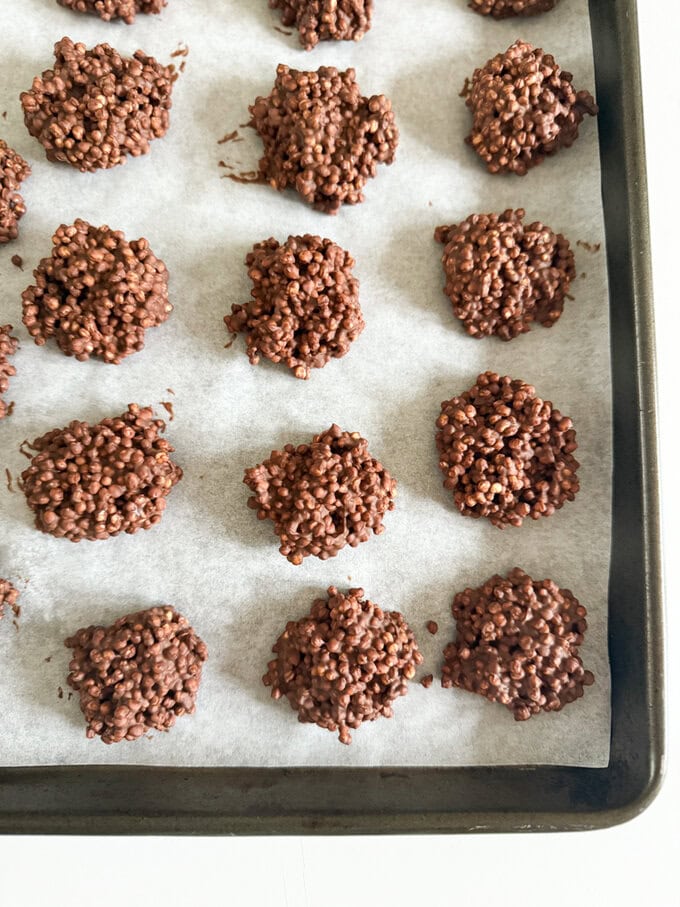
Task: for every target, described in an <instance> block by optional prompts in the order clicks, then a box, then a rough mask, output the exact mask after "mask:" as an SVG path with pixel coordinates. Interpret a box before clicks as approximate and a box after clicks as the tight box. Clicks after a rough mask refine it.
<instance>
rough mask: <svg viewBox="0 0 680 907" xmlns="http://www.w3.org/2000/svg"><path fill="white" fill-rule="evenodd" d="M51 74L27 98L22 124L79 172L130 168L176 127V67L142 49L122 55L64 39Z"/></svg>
mask: <svg viewBox="0 0 680 907" xmlns="http://www.w3.org/2000/svg"><path fill="white" fill-rule="evenodd" d="M54 56H55V64H54V68H53V69H48V70H46V71H45V72H43V74H42V76H36V77H35V78H34V79H33V85H32V86H31V88H30V89H29V90H28V91H24V92H23V93H22V95H21V105H22V107H23V109H24V121H25V123H26V127H27V128H28V131H29V132H30V133H31V135H32V136H34V137H35V138H37V139H38V141H39V142H40V143H41V145H42V146H43V147H44V149H45V153H46V155H47V159H48V160H50V161H62V162H65V163H67V164H70V165H71V166H72V167H75V168H77V169H78V170H81V171H95V170H102V169H107V168H110V167H115V166H117V165H118V164H124V163H125V162H126V160H127V156H128V155H132V157H139V156H140V155H142V154H146V153H147V152H148V151H149V150H150V143H151V141H152V140H153V139H157V138H161V137H162V136H164V135H165V133H166V132H167V131H168V127H169V125H170V108H171V106H172V99H171V95H172V86H173V82H174V80H175V72H174V67H173V66H162V65H161V64H160V63H158V62H157V61H156V60H155V59H154V58H153V57H149V56H147V55H146V54H145V53H143V52H142V51H141V50H138V51H137V52H136V53H135V55H134V57H123V56H121V55H120V54H119V53H118V51H117V50H115V49H114V48H113V47H111V46H110V45H108V44H98V45H97V46H96V47H94V48H92V49H91V50H88V49H87V48H86V47H85V45H84V44H74V43H73V41H72V40H71V39H70V38H62V39H61V41H58V42H57V44H55V46H54Z"/></svg>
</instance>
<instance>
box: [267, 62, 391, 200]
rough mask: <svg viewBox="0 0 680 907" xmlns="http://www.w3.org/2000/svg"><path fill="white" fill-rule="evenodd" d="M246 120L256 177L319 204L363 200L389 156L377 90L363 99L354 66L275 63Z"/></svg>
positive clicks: (386, 122)
mask: <svg viewBox="0 0 680 907" xmlns="http://www.w3.org/2000/svg"><path fill="white" fill-rule="evenodd" d="M250 113H251V117H252V119H251V121H250V123H249V125H250V126H252V127H253V128H254V129H255V130H256V132H257V134H258V135H259V136H260V138H261V139H262V142H263V144H264V156H263V158H262V159H261V161H260V165H259V170H260V177H261V179H263V180H265V181H266V182H268V183H269V184H270V185H271V186H273V187H274V189H278V190H279V191H281V190H283V189H286V188H288V187H289V186H290V187H292V188H294V189H296V190H297V191H298V192H299V194H300V195H301V196H302V198H303V199H304V200H305V201H306V202H308V203H309V204H310V205H313V206H314V207H315V208H317V209H318V210H319V211H324V212H326V213H327V214H336V213H337V211H338V209H339V208H340V206H341V205H343V204H346V205H356V204H358V203H360V202H362V201H363V200H364V195H363V191H362V190H363V188H364V186H365V185H366V182H367V180H368V179H370V178H371V177H373V176H375V175H376V170H377V165H378V164H383V163H384V164H391V163H392V161H393V160H394V155H395V151H396V148H397V143H398V141H399V132H398V130H397V127H396V125H395V122H394V113H393V112H392V104H391V103H390V101H389V100H388V99H387V98H386V97H385V96H384V95H374V96H373V97H370V98H365V97H363V96H362V94H361V92H360V91H359V86H358V85H357V82H356V79H355V71H354V70H353V69H347V70H345V71H344V72H340V71H338V70H337V69H335V68H334V67H328V66H322V67H321V68H320V69H318V70H317V71H316V72H300V71H298V70H295V69H289V68H288V67H287V66H283V65H281V66H279V67H278V68H277V71H276V82H275V83H274V88H273V90H272V92H271V94H270V95H269V96H268V97H266V98H263V97H259V98H256V100H255V103H254V104H253V105H252V106H251V107H250Z"/></svg>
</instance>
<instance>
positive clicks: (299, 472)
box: [243, 425, 397, 565]
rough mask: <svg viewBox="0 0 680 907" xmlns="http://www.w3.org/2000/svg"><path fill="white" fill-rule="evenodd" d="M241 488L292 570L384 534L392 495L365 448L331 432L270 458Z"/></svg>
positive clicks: (356, 438)
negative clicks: (276, 539)
mask: <svg viewBox="0 0 680 907" xmlns="http://www.w3.org/2000/svg"><path fill="white" fill-rule="evenodd" d="M243 481H244V482H245V484H246V485H247V486H248V487H249V488H250V490H251V491H252V492H253V496H252V497H251V498H249V499H248V506H249V507H250V508H251V509H253V510H257V518H258V519H259V520H265V519H269V520H272V522H273V523H274V531H275V532H276V534H277V535H278V536H279V538H280V540H281V546H280V548H279V551H280V552H281V554H283V555H284V556H285V557H287V558H288V560H289V561H290V562H291V564H295V565H299V564H301V563H302V561H303V559H304V558H305V557H308V556H309V555H313V556H314V557H318V558H321V560H326V559H327V558H329V557H335V555H336V554H337V553H338V552H339V551H340V550H341V549H342V548H344V547H345V545H351V546H352V547H353V548H355V547H356V546H357V545H359V544H361V542H365V541H367V540H368V539H369V538H370V535H371V532H373V533H375V535H379V534H380V533H381V532H383V530H384V526H383V522H382V520H383V516H384V515H385V513H386V512H387V511H388V510H393V509H394V495H395V492H396V487H397V483H396V481H395V479H393V478H392V476H391V475H390V474H389V472H388V471H387V470H386V469H385V468H384V466H383V465H382V463H380V462H378V460H375V459H373V457H372V456H371V455H370V453H369V451H368V441H366V440H365V439H364V438H362V437H361V436H360V435H359V433H358V432H352V433H350V432H346V431H342V430H341V429H340V428H339V427H338V426H337V425H331V427H330V428H329V429H328V430H327V431H324V432H322V433H321V434H319V435H315V436H314V437H313V438H312V441H311V443H309V444H301V445H299V446H298V447H296V446H295V445H294V444H286V446H285V447H284V449H283V450H274V451H272V453H271V456H270V458H269V459H268V460H265V461H264V463H262V464H260V465H258V466H254V467H252V468H251V469H246V472H245V477H244V479H243Z"/></svg>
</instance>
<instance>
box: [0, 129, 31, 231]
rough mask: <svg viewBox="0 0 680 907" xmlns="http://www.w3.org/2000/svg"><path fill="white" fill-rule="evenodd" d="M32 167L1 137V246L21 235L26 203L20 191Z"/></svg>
mask: <svg viewBox="0 0 680 907" xmlns="http://www.w3.org/2000/svg"><path fill="white" fill-rule="evenodd" d="M30 173H31V168H30V167H29V166H28V164H27V163H26V161H25V160H24V159H23V158H22V156H21V155H20V154H17V152H16V151H14V150H13V149H12V148H10V147H9V145H8V144H7V142H4V141H3V140H2V139H0V246H2V245H4V243H8V242H11V241H12V240H13V239H16V238H17V236H18V235H19V221H20V220H21V218H22V217H23V216H24V214H25V213H26V205H25V203H24V200H23V198H22V196H21V193H20V192H19V189H20V187H21V184H22V183H23V181H24V180H25V179H26V177H27V176H29V175H30Z"/></svg>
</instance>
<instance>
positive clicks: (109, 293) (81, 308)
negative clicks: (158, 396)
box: [22, 220, 172, 365]
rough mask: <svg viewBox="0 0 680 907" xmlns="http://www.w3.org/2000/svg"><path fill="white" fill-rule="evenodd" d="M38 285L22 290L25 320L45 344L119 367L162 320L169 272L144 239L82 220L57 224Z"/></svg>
mask: <svg viewBox="0 0 680 907" xmlns="http://www.w3.org/2000/svg"><path fill="white" fill-rule="evenodd" d="M33 275H34V279H35V285H33V286H30V287H28V288H27V289H26V290H24V292H23V294H22V300H23V311H24V314H23V321H24V324H25V325H26V327H27V329H28V333H29V334H30V335H31V337H33V339H34V340H35V342H36V343H37V344H38V345H39V346H42V345H43V344H45V343H46V342H47V341H48V340H49V338H50V337H54V338H55V339H56V341H57V344H58V345H59V347H60V349H61V350H62V351H63V352H64V353H65V354H66V355H67V356H75V357H76V359H79V360H81V361H83V360H86V359H89V358H90V356H94V357H96V358H99V359H102V360H103V361H104V362H107V363H111V364H113V365H117V364H118V363H119V362H121V361H122V360H123V359H124V358H125V357H126V356H130V355H131V354H132V353H136V352H138V351H139V350H142V349H144V334H145V331H146V329H147V328H151V327H156V326H157V325H159V324H162V323H163V322H164V321H165V320H166V318H167V317H168V315H169V314H170V312H171V311H172V306H171V305H170V303H169V302H168V271H167V268H166V267H165V265H164V264H163V262H162V261H161V260H160V259H158V258H156V256H155V255H154V254H153V252H152V251H151V249H150V248H149V243H148V241H147V240H146V239H138V240H132V241H131V242H127V240H126V239H125V236H124V235H123V233H121V232H119V231H114V230H111V229H109V227H106V226H104V227H93V226H92V225H91V224H88V223H87V222H86V221H84V220H77V221H76V222H75V223H74V224H72V225H69V226H66V225H64V224H62V226H61V227H59V229H58V230H57V232H56V233H55V234H54V236H53V237H52V254H51V255H50V256H49V258H43V259H42V261H41V262H40V264H39V265H38V267H37V269H36V270H35V271H34V272H33Z"/></svg>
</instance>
